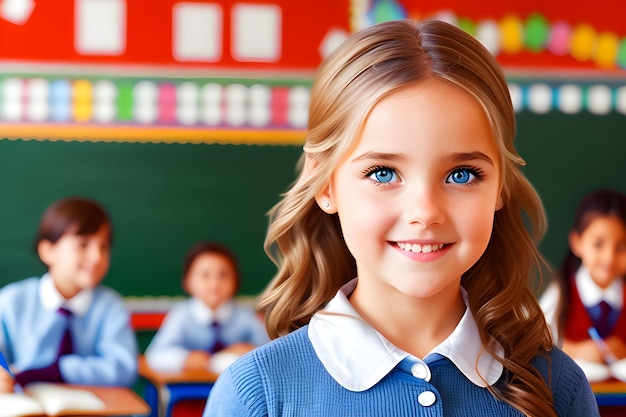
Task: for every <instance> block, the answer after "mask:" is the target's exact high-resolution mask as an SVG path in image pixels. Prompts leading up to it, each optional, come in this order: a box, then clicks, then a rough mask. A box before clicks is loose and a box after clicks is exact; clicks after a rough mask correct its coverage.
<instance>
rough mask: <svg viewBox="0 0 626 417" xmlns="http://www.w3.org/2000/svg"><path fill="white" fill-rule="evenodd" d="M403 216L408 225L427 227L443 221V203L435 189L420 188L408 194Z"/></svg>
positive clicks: (442, 198)
mask: <svg viewBox="0 0 626 417" xmlns="http://www.w3.org/2000/svg"><path fill="white" fill-rule="evenodd" d="M408 194H409V196H408V198H407V201H405V202H404V204H405V207H406V209H405V216H406V220H407V222H408V223H411V224H420V225H422V226H423V227H428V226H431V225H434V224H441V223H443V222H444V220H445V210H444V207H445V201H444V196H443V195H442V193H441V192H440V191H439V190H437V188H436V187H420V188H417V187H416V189H414V190H412V191H411V192H409V193H408Z"/></svg>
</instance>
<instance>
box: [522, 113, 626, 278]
mask: <svg viewBox="0 0 626 417" xmlns="http://www.w3.org/2000/svg"><path fill="white" fill-rule="evenodd" d="M517 123H518V134H517V139H516V146H517V149H518V150H519V152H520V153H521V155H522V157H523V158H524V159H525V160H526V162H527V166H526V167H525V168H524V173H525V174H526V175H527V177H528V178H529V179H530V180H531V182H532V183H533V185H534V186H535V188H536V189H537V191H538V192H539V195H540V196H541V199H542V201H543V203H544V206H545V208H546V211H547V213H548V223H549V225H548V234H547V235H546V237H545V238H544V240H543V241H542V243H541V244H540V249H541V250H542V252H543V253H544V255H545V256H546V257H547V259H548V261H550V262H551V263H552V264H553V266H555V267H558V265H559V264H560V262H561V260H562V257H563V255H564V254H565V251H566V249H567V233H568V231H569V229H570V227H571V225H572V221H573V217H574V210H575V208H576V205H577V204H578V202H579V200H580V199H581V198H582V197H583V195H585V194H586V193H588V192H590V191H592V190H594V189H598V188H611V189H614V190H617V191H621V192H623V193H626V177H624V176H623V175H622V174H623V171H624V166H625V164H624V162H625V160H626V116H624V115H622V114H619V113H615V112H614V113H610V114H607V115H603V116H596V115H593V114H591V113H588V112H582V113H579V114H576V115H567V114H564V113H560V112H551V113H549V114H546V115H537V114H533V113H530V112H526V111H524V112H520V113H518V115H517Z"/></svg>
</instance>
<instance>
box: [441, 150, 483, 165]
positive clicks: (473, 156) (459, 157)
mask: <svg viewBox="0 0 626 417" xmlns="http://www.w3.org/2000/svg"><path fill="white" fill-rule="evenodd" d="M451 159H452V161H454V162H468V161H475V160H483V161H485V162H487V163H488V164H490V165H493V160H492V159H491V158H490V157H489V156H487V155H485V154H484V153H482V152H479V151H476V152H460V153H455V154H452V158H451Z"/></svg>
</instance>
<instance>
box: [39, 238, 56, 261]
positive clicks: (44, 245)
mask: <svg viewBox="0 0 626 417" xmlns="http://www.w3.org/2000/svg"><path fill="white" fill-rule="evenodd" d="M37 255H39V259H41V261H42V262H43V263H44V264H46V265H47V266H50V265H51V264H52V263H53V262H54V244H53V243H52V242H50V241H49V240H47V239H44V240H40V241H39V243H38V244H37Z"/></svg>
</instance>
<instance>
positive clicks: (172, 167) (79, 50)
mask: <svg viewBox="0 0 626 417" xmlns="http://www.w3.org/2000/svg"><path fill="white" fill-rule="evenodd" d="M624 12H626V6H625V5H624V4H623V2H621V1H619V0H599V1H596V2H593V3H592V2H588V1H581V0H570V1H567V2H562V1H552V2H541V1H523V0H511V1H507V2H498V3H493V2H489V3H485V4H482V5H479V4H470V3H468V2H465V1H461V0H446V1H444V0H437V1H435V0H420V1H411V0H404V1H400V0H379V1H377V0H373V1H364V0H340V1H339V0H316V1H298V2H294V1H288V0H246V1H245V2H240V1H237V0H223V1H199V0H186V1H184V2H183V1H176V0H159V1H154V0H152V1H149V0H133V1H127V0H59V1H55V2H37V1H32V0H30V1H29V0H13V1H3V2H2V4H1V6H0V38H1V39H2V42H0V137H2V139H0V196H2V197H1V198H0V230H2V233H0V285H4V284H6V283H8V282H12V281H15V280H20V279H23V278H25V277H29V276H35V275H38V274H41V273H43V271H44V267H43V265H41V264H40V263H39V261H38V260H37V257H36V255H35V253H34V251H33V248H32V239H33V236H34V233H35V229H36V226H37V223H38V219H39V217H40V216H41V214H42V212H43V210H44V209H45V207H47V206H48V204H50V203H51V202H52V201H54V200H56V199H58V198H61V197H65V196H70V195H74V196H86V197H91V198H94V199H96V200H98V201H100V202H101V203H102V204H103V205H104V206H105V207H106V208H107V209H108V210H109V212H110V214H111V217H112V219H113V225H114V245H113V250H112V261H111V268H110V272H109V274H108V276H107V277H106V278H105V281H104V283H105V284H106V285H108V286H111V287H113V288H115V289H116V290H117V291H119V292H120V293H121V294H122V295H124V296H125V297H126V299H127V300H128V303H129V306H131V309H133V311H134V312H135V313H136V314H135V316H134V320H135V325H136V327H137V328H138V329H140V330H141V329H144V328H145V329H149V328H151V326H152V327H154V325H155V323H157V324H158V317H159V314H162V313H163V312H164V311H165V310H167V307H168V305H170V304H169V302H170V301H171V300H172V299H175V298H176V297H181V296H182V295H183V292H182V288H181V287H180V274H181V267H182V259H183V257H184V254H185V251H186V250H187V248H188V247H189V246H190V245H191V244H192V243H193V242H195V241H198V240H203V239H210V240H216V241H220V242H222V243H224V244H225V245H227V246H229V247H231V248H232V249H233V250H234V251H235V253H236V254H237V256H238V258H239V261H240V264H241V269H242V285H241V289H240V296H241V297H254V296H256V295H257V294H258V293H259V292H260V291H262V289H263V288H264V287H265V285H266V284H267V283H268V282H269V280H270V279H271V277H272V275H273V273H274V265H273V264H272V263H271V262H270V261H269V259H268V258H267V256H266V255H265V253H264V252H263V248H262V246H263V239H264V236H265V231H266V227H267V222H268V219H267V216H266V213H267V211H268V210H269V209H270V208H271V207H272V206H273V205H274V204H275V203H276V202H277V201H278V198H279V195H280V194H281V193H282V192H283V191H284V190H286V188H287V186H288V185H289V184H290V183H291V182H292V181H293V180H295V177H296V171H295V165H296V161H297V158H298V156H299V154H300V152H301V146H302V143H303V140H304V135H305V128H306V119H307V107H308V94H309V88H310V85H311V82H312V80H313V77H314V75H315V70H316V68H317V66H318V65H319V63H320V61H321V59H322V58H323V57H324V56H325V55H327V54H328V53H329V52H330V51H332V49H333V48H334V47H335V46H336V45H337V44H338V43H339V42H341V41H342V40H343V39H345V37H346V36H347V35H348V34H349V33H351V32H353V31H355V30H358V29H360V28H362V27H364V26H367V25H369V24H372V23H377V22H379V21H383V20H389V19H397V18H405V17H409V18H414V19H424V18H432V17H437V18H441V19H445V20H448V21H451V22H453V23H455V24H457V25H459V26H461V27H463V28H464V29H466V30H467V31H468V32H470V33H472V34H473V35H475V36H476V37H478V38H479V39H480V40H481V41H482V42H483V43H484V44H485V45H486V46H487V47H488V49H489V50H490V51H491V52H492V53H493V54H494V55H495V56H496V57H497V59H498V60H499V61H500V62H501V64H502V65H503V67H504V69H505V73H506V76H507V79H508V81H509V85H510V90H511V94H512V99H513V102H514V105H515V108H516V112H517V121H518V134H517V139H516V140H517V146H518V149H519V150H520V152H521V155H522V156H523V157H524V159H525V160H526V162H527V167H526V168H525V169H524V172H525V173H526V174H527V176H528V177H529V178H530V180H531V181H532V183H533V184H534V185H535V186H536V188H537V190H538V192H539V194H540V196H541V198H542V200H543V202H544V204H545V207H546V210H547V213H548V218H549V231H548V234H547V236H546V237H545V239H544V240H543V242H542V243H541V246H540V248H541V250H542V252H543V253H544V255H545V256H546V257H547V259H548V261H550V262H551V263H558V262H559V260H560V258H561V256H562V254H563V253H564V251H565V249H566V238H567V230H568V227H569V225H570V224H571V219H572V216H573V209H574V207H575V205H576V203H577V202H578V201H579V199H580V197H581V196H582V195H584V194H585V193H587V192H588V191H590V190H592V189H596V188H601V187H608V188H613V189H616V190H620V191H622V192H626V183H625V181H624V178H623V176H622V170H623V160H624V155H626V138H625V132H626V117H625V115H626V21H624V19H623V16H624ZM155 314H156V316H155ZM155 320H156V321H155ZM144 345H145V343H144Z"/></svg>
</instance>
